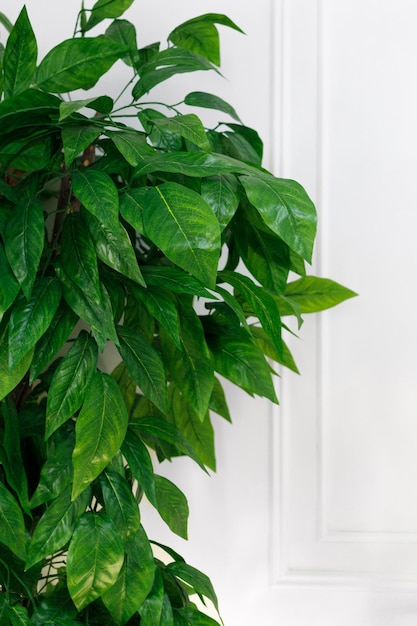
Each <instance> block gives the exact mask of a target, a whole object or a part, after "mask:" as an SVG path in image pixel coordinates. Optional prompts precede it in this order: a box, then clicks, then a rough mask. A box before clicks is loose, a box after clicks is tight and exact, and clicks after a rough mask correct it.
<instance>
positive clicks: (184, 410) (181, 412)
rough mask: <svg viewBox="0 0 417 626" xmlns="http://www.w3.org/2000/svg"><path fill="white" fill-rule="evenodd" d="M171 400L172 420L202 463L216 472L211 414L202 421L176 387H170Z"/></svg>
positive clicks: (170, 416)
mask: <svg viewBox="0 0 417 626" xmlns="http://www.w3.org/2000/svg"><path fill="white" fill-rule="evenodd" d="M170 399H171V413H170V415H169V418H170V420H172V422H173V424H175V426H176V427H177V428H178V430H180V431H181V432H182V434H183V435H184V437H185V438H186V439H187V441H189V442H190V444H191V445H192V446H193V448H194V450H195V451H196V452H197V454H198V456H199V458H200V459H201V460H202V462H203V463H204V464H205V465H206V466H207V467H209V468H210V469H211V470H213V471H214V472H215V471H216V456H215V451H214V430H213V426H212V424H211V421H210V415H209V413H208V412H207V414H206V416H205V418H204V420H203V421H201V419H200V418H199V416H198V415H197V413H196V412H195V411H194V410H193V408H192V407H191V406H190V404H189V403H188V402H187V401H186V400H185V398H184V396H183V395H182V394H181V392H180V391H179V389H178V388H176V387H175V385H170Z"/></svg>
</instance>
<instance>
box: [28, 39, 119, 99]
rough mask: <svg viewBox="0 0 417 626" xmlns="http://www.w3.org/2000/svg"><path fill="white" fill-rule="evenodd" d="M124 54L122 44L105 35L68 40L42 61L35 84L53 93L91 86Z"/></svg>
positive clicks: (51, 51)
mask: <svg viewBox="0 0 417 626" xmlns="http://www.w3.org/2000/svg"><path fill="white" fill-rule="evenodd" d="M125 53H126V49H125V48H124V46H120V44H118V43H116V42H114V41H111V39H106V38H104V37H91V38H90V37H81V38H75V39H67V40H66V41H63V42H62V43H59V44H58V45H57V46H55V48H52V50H50V51H49V52H48V54H47V55H46V56H45V57H44V59H43V60H42V61H41V63H40V65H39V67H38V70H37V72H36V78H35V80H36V84H37V86H38V87H39V88H40V89H42V90H44V91H52V92H55V93H61V92H68V91H73V90H74V89H91V87H94V85H95V84H96V82H97V81H98V80H99V78H101V76H103V74H105V73H106V72H107V71H108V70H109V69H110V68H111V66H112V65H113V63H115V61H117V59H119V58H120V57H121V56H123V55H124V54H125Z"/></svg>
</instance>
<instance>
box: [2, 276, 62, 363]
mask: <svg viewBox="0 0 417 626" xmlns="http://www.w3.org/2000/svg"><path fill="white" fill-rule="evenodd" d="M60 299H61V286H60V284H59V281H57V279H56V278H55V277H53V276H49V277H45V278H39V279H38V280H37V282H36V283H35V286H34V288H33V291H32V295H31V297H30V299H29V300H26V298H25V297H24V296H22V295H21V296H19V297H18V299H17V300H16V303H15V306H14V308H13V311H12V313H11V316H10V326H9V363H10V366H11V368H13V367H15V366H16V365H17V364H18V363H19V361H21V359H22V358H23V357H24V356H25V354H26V353H27V352H28V351H29V350H30V349H31V348H33V346H34V345H35V343H36V342H37V341H38V339H39V338H40V337H42V335H43V334H44V332H45V331H46V330H47V328H48V326H49V324H50V323H51V321H52V319H53V317H54V315H55V312H56V310H57V308H58V305H59V301H60Z"/></svg>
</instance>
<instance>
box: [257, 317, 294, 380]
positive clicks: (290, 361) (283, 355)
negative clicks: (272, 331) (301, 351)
mask: <svg viewBox="0 0 417 626" xmlns="http://www.w3.org/2000/svg"><path fill="white" fill-rule="evenodd" d="M251 332H252V335H253V336H254V338H255V341H256V343H257V345H258V346H259V348H260V349H261V350H262V352H263V353H264V354H265V356H267V357H268V359H272V360H273V361H276V362H277V363H279V364H280V365H283V366H284V367H288V369H290V370H291V371H293V372H295V373H296V374H299V373H300V372H299V371H298V368H297V365H296V364H295V361H294V357H293V356H292V354H291V352H290V350H289V348H288V346H287V345H286V344H285V343H284V342H282V350H281V351H280V352H278V350H277V349H276V347H275V346H274V344H273V342H272V341H271V339H270V338H269V337H268V335H267V334H266V332H265V331H264V329H263V328H259V326H251Z"/></svg>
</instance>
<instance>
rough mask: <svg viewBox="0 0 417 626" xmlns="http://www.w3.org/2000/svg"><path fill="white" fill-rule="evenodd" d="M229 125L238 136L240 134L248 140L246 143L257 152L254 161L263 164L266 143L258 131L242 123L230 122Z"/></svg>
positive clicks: (228, 134)
mask: <svg viewBox="0 0 417 626" xmlns="http://www.w3.org/2000/svg"><path fill="white" fill-rule="evenodd" d="M227 126H228V127H229V128H231V129H232V131H233V134H234V136H235V137H236V138H237V137H239V136H240V137H241V138H242V139H244V140H245V141H246V144H247V145H248V146H250V148H251V150H253V151H254V152H255V154H256V157H255V158H254V160H253V163H257V164H259V165H261V162H262V157H263V152H264V144H263V141H262V139H261V138H260V137H259V134H258V133H257V131H256V130H254V129H253V128H249V127H248V126H243V125H242V124H232V123H230V122H229V123H228V124H227ZM226 135H227V136H228V137H229V138H230V136H231V135H230V133H226Z"/></svg>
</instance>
